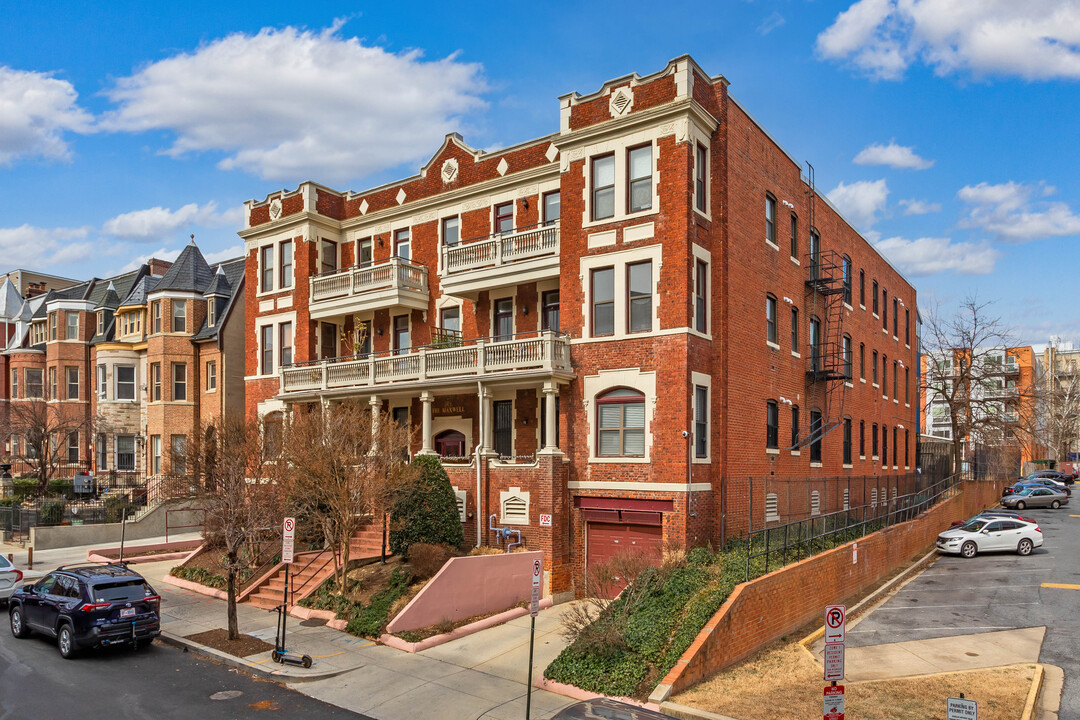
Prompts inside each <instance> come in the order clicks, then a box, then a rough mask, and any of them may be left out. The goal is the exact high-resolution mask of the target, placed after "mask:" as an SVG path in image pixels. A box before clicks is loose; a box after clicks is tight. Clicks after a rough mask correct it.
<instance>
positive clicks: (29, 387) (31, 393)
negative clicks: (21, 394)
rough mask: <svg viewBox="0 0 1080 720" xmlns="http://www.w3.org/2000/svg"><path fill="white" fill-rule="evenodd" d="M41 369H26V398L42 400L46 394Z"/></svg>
mask: <svg viewBox="0 0 1080 720" xmlns="http://www.w3.org/2000/svg"><path fill="white" fill-rule="evenodd" d="M41 376H42V372H41V368H26V397H28V398H40V397H42V395H43V394H44V392H43V390H44V388H43V387H42V381H41Z"/></svg>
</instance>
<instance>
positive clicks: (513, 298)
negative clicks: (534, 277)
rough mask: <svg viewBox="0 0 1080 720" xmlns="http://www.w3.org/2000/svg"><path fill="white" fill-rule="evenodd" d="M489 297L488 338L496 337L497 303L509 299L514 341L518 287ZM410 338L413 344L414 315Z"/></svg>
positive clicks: (498, 291) (463, 322)
mask: <svg viewBox="0 0 1080 720" xmlns="http://www.w3.org/2000/svg"><path fill="white" fill-rule="evenodd" d="M506 290H510V291H511V292H510V294H509V295H504V294H503V292H505V291H506ZM488 297H489V298H490V302H488V328H490V329H491V332H489V333H488V337H490V338H494V337H495V303H496V302H497V301H499V300H506V299H509V300H510V338H511V339H513V337H514V335H517V332H518V326H517V316H518V299H517V285H514V286H513V287H510V288H501V289H500V290H492V291H491V292H490V293H489V295H488ZM539 299H540V295H539V293H537V300H539ZM439 309H440V311H441V310H442V308H439ZM440 314H441V313H440ZM535 314H536V317H537V319H539V318H540V309H539V307H538V308H537V309H536V313H535ZM390 317H391V321H392V319H393V313H391V315H390ZM438 321H439V318H435V322H436V324H437V323H438ZM461 323H462V326H464V324H465V316H464V315H462V316H461ZM409 338H410V342H411V341H412V315H411V314H410V315H409Z"/></svg>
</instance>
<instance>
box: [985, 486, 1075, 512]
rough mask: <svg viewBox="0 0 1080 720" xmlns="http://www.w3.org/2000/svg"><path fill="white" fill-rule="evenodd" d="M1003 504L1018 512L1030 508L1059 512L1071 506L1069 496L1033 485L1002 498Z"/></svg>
mask: <svg viewBox="0 0 1080 720" xmlns="http://www.w3.org/2000/svg"><path fill="white" fill-rule="evenodd" d="M1001 504H1002V505H1004V506H1005V507H1007V508H1016V509H1017V510H1023V509H1024V508H1029V507H1033V508H1038V507H1042V508H1046V507H1048V508H1053V509H1054V510H1057V509H1058V508H1059V507H1061V506H1062V505H1068V504H1069V496H1068V495H1066V494H1065V493H1063V492H1057V491H1056V490H1051V489H1050V488H1048V487H1042V486H1039V485H1032V486H1029V487H1027V488H1024V489H1023V490H1021V491H1020V492H1018V493H1014V494H1012V495H1009V496H1008V497H1004V498H1002V499H1001Z"/></svg>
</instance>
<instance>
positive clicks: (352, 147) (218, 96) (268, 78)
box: [101, 23, 486, 182]
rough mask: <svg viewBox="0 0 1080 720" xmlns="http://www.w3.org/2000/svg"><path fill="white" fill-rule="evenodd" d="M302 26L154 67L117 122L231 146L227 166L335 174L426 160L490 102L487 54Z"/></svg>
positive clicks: (181, 142)
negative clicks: (437, 53) (389, 47)
mask: <svg viewBox="0 0 1080 720" xmlns="http://www.w3.org/2000/svg"><path fill="white" fill-rule="evenodd" d="M340 29H341V24H340V23H336V24H335V25H333V26H332V27H330V28H328V29H325V30H322V31H320V32H313V31H309V30H301V29H297V28H294V27H285V28H281V29H274V28H263V29H262V30H260V31H259V33H258V34H256V35H248V34H244V33H235V34H232V35H229V36H227V37H224V38H221V39H218V40H214V41H212V42H209V43H207V44H204V45H202V46H200V47H199V48H198V49H197V50H195V51H194V52H190V53H181V54H178V55H175V56H173V57H170V58H167V59H165V60H160V61H157V62H154V63H151V64H149V65H147V66H146V67H143V68H142V69H140V70H139V71H138V72H136V73H134V74H133V75H131V76H129V77H125V78H121V79H119V80H118V81H117V82H116V84H115V86H113V87H112V88H110V89H108V90H106V93H105V94H106V95H107V96H108V97H109V99H111V100H112V101H113V102H114V103H116V104H117V106H118V108H117V109H116V110H114V111H112V112H110V113H107V114H106V115H105V116H104V117H103V118H102V120H101V125H102V127H104V128H106V129H109V130H113V131H126V132H145V131H150V130H168V131H171V132H172V133H174V134H175V140H174V142H173V144H172V146H171V147H169V148H168V149H166V150H165V151H164V152H165V153H166V154H169V155H172V156H181V155H184V154H186V153H191V152H201V151H216V152H222V153H225V154H226V157H225V158H224V159H223V160H221V162H220V163H219V167H221V168H223V169H241V170H244V171H247V172H250V173H254V174H255V175H258V176H259V177H261V178H264V179H274V180H286V181H289V182H297V181H298V180H301V179H308V178H313V179H318V180H322V181H324V182H335V181H343V180H347V179H349V178H355V177H360V176H362V175H366V174H369V173H373V172H376V171H379V170H383V169H386V168H390V167H394V166H396V165H399V164H401V163H402V162H408V161H416V160H420V159H426V158H427V157H428V156H429V155H430V154H431V153H432V152H433V151H434V149H435V148H436V147H437V146H438V145H439V144H440V143H441V141H442V138H443V136H444V135H445V134H446V133H447V132H450V131H452V130H455V129H457V128H458V126H459V125H460V124H461V123H462V117H463V116H464V115H466V114H467V113H469V112H471V111H474V110H476V109H479V108H482V107H483V106H484V102H483V101H482V100H481V98H480V95H481V94H482V93H484V92H485V91H486V86H485V84H484V81H483V78H482V75H481V72H482V68H481V66H480V65H479V64H476V63H466V62H462V61H461V60H459V59H458V57H457V56H456V55H451V56H450V57H447V58H443V59H441V60H434V61H426V60H424V59H423V57H422V54H421V52H420V51H418V50H413V51H408V52H402V53H391V52H387V51H386V50H384V49H382V48H379V47H369V46H365V45H363V44H361V42H360V40H358V39H357V38H355V37H352V38H344V37H342V36H341V35H340V34H339V31H340Z"/></svg>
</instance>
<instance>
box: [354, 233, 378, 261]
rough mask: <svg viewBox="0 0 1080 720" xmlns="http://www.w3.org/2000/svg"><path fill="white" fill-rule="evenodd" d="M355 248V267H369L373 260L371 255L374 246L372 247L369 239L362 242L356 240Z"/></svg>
mask: <svg viewBox="0 0 1080 720" xmlns="http://www.w3.org/2000/svg"><path fill="white" fill-rule="evenodd" d="M356 246H357V251H356V265H357V267H362V268H365V267H371V263H372V261H373V258H374V255H373V254H372V253H373V252H374V250H373V247H374V246H373V244H372V242H371V238H364V239H362V240H357V241H356Z"/></svg>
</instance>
